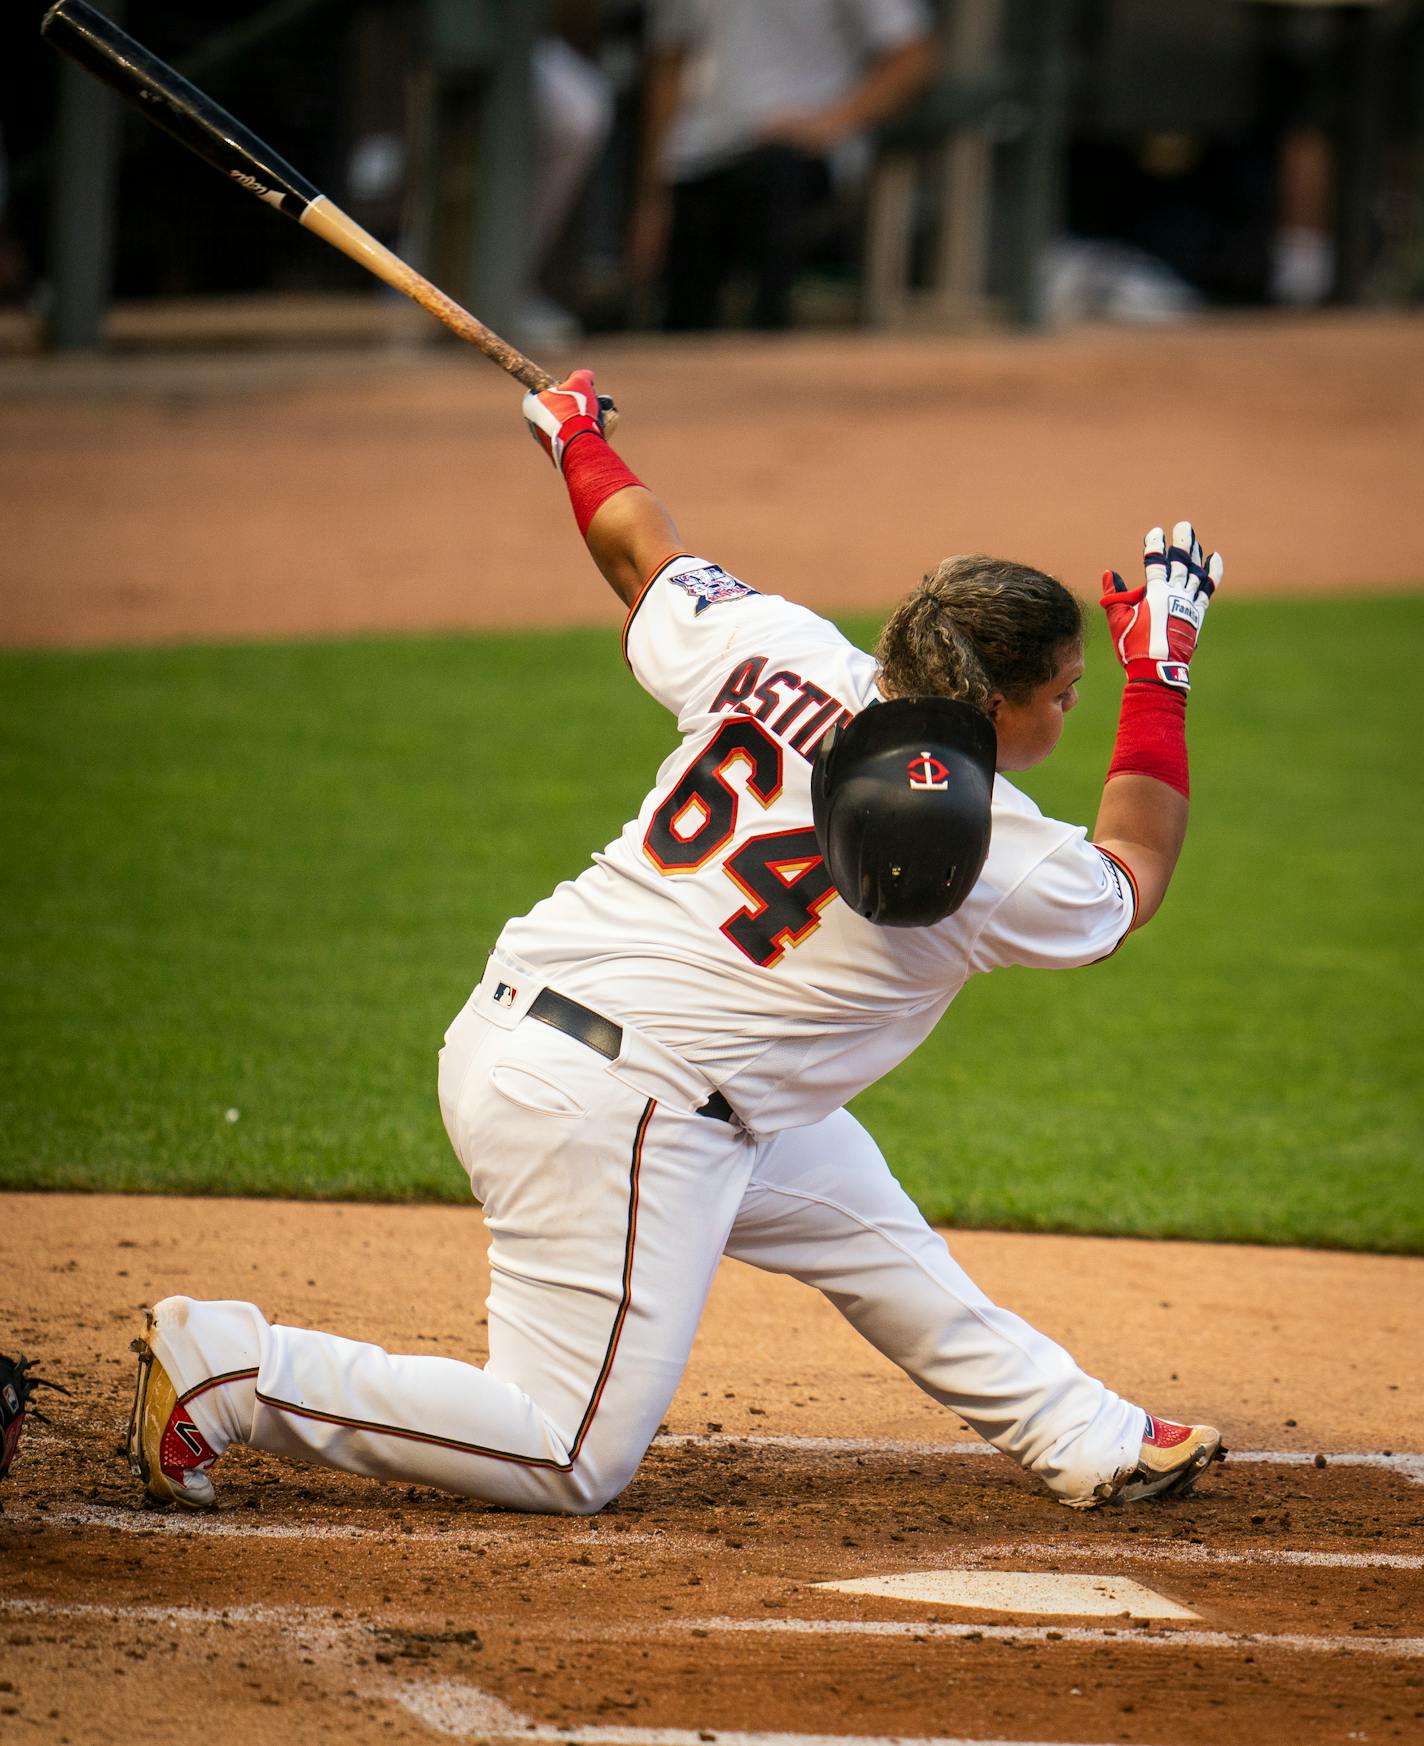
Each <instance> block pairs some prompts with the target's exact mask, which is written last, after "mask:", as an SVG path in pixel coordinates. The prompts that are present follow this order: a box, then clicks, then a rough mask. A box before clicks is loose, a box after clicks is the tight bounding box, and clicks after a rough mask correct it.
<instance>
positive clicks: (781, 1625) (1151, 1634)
mask: <svg viewBox="0 0 1424 1746" xmlns="http://www.w3.org/2000/svg"><path fill="white" fill-rule="evenodd" d="M661 1629H662V1632H663V1634H664V1635H672V1634H674V1633H678V1634H681V1633H685V1632H693V1631H698V1632H701V1633H703V1634H704V1635H707V1636H711V1635H713V1634H714V1633H734V1634H742V1635H745V1634H752V1635H760V1636H772V1637H784V1636H828V1637H907V1638H911V1639H913V1640H915V1641H925V1642H934V1641H936V1640H938V1639H940V1638H948V1639H960V1640H963V1639H966V1638H967V1639H968V1640H969V1641H970V1642H974V1643H978V1642H984V1643H1113V1644H1116V1645H1118V1646H1119V1647H1128V1646H1136V1647H1138V1648H1149V1649H1164V1648H1166V1649H1184V1648H1192V1649H1254V1650H1267V1651H1269V1650H1276V1651H1284V1652H1286V1653H1289V1654H1298V1655H1338V1654H1340V1652H1341V1651H1342V1650H1349V1651H1351V1652H1352V1653H1353V1654H1357V1655H1393V1656H1396V1657H1397V1658H1398V1659H1400V1660H1402V1661H1418V1660H1421V1659H1424V1637H1364V1636H1355V1635H1353V1634H1352V1635H1350V1636H1335V1637H1313V1636H1306V1635H1304V1634H1302V1633H1300V1632H1295V1631H1272V1632H1253V1631H1199V1630H1195V1629H1193V1628H1192V1627H1190V1626H1181V1627H1174V1628H1171V1629H1164V1628H1162V1627H1160V1626H1157V1627H1149V1626H1145V1625H1125V1626H1124V1627H1123V1628H1122V1629H1120V1630H1114V1629H1112V1628H1111V1627H1108V1626H1101V1627H1095V1626H1091V1625H971V1624H963V1625H960V1624H950V1623H947V1622H940V1621H926V1622H923V1623H916V1622H915V1621H914V1620H913V1619H683V1620H679V1621H677V1622H676V1623H667V1624H664V1625H663V1626H662V1627H661Z"/></svg>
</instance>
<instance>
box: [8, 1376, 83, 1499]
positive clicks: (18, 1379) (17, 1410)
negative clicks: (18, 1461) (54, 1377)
mask: <svg viewBox="0 0 1424 1746" xmlns="http://www.w3.org/2000/svg"><path fill="white" fill-rule="evenodd" d="M31 1368H32V1366H31V1362H30V1360H29V1359H28V1358H23V1357H21V1358H7V1357H6V1356H5V1354H4V1353H3V1352H0V1479H3V1478H4V1477H5V1475H6V1474H7V1473H8V1472H9V1471H10V1463H11V1462H12V1461H13V1460H14V1459H15V1452H16V1450H18V1448H19V1447H20V1432H21V1431H22V1430H24V1428H25V1411H26V1409H27V1408H28V1410H29V1411H30V1412H31V1413H33V1414H34V1416H35V1417H36V1418H37V1419H38V1420H39V1421H40V1422H41V1424H48V1423H49V1421H48V1420H47V1419H46V1418H45V1416H44V1414H43V1413H42V1412H41V1411H40V1409H39V1408H38V1407H32V1406H30V1404H29V1401H30V1396H31V1395H32V1394H33V1393H34V1392H35V1390H36V1389H37V1388H52V1389H54V1390H55V1392H56V1393H57V1394H68V1393H69V1390H68V1389H67V1388H63V1387H61V1386H60V1384H59V1383H57V1382H46V1381H45V1379H44V1377H42V1376H31V1375H30V1370H31Z"/></svg>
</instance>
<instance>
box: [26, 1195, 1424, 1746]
mask: <svg viewBox="0 0 1424 1746" xmlns="http://www.w3.org/2000/svg"><path fill="white" fill-rule="evenodd" d="M452 1167H453V1166H452ZM0 1210H3V1215H4V1221H5V1224H6V1228H7V1230H8V1231H9V1232H10V1234H11V1244H12V1246H13V1248H14V1250H15V1252H17V1253H26V1254H29V1255H30V1256H32V1257H33V1258H34V1260H33V1262H32V1264H31V1266H30V1268H29V1270H28V1272H27V1273H26V1274H22V1275H21V1276H20V1278H19V1279H18V1280H15V1281H14V1282H13V1283H14V1286H15V1290H14V1292H13V1293H12V1294H10V1295H11V1296H12V1300H13V1308H12V1309H11V1310H10V1311H9V1313H8V1314H7V1318H6V1320H7V1327H6V1339H7V1340H12V1339H13V1340H16V1341H18V1342H19V1343H20V1344H21V1345H23V1346H24V1347H25V1348H26V1349H27V1350H30V1351H32V1352H35V1353H38V1354H42V1355H43V1356H44V1358H45V1359H46V1368H47V1369H49V1370H50V1372H51V1374H53V1375H54V1376H55V1378H56V1379H57V1380H60V1381H63V1382H66V1383H68V1384H69V1385H70V1386H72V1387H73V1388H74V1389H75V1394H74V1396H73V1398H72V1399H70V1400H64V1399H56V1400H55V1401H54V1403H53V1407H52V1416H53V1421H54V1422H53V1424H52V1425H51V1426H49V1427H45V1426H35V1427H34V1428H33V1431H32V1432H30V1433H27V1441H26V1446H25V1449H24V1453H23V1459H22V1461H21V1463H20V1464H19V1465H18V1466H17V1468H16V1471H15V1473H14V1475H13V1476H12V1478H11V1480H10V1481H9V1482H8V1484H7V1485H6V1487H5V1491H4V1495H3V1498H0V1502H3V1506H4V1509H3V1514H0V1548H3V1569H4V1571H5V1576H6V1584H5V1595H4V1598H3V1600H0V1670H2V1671H0V1716H3V1717H4V1726H3V1733H4V1737H5V1739H6V1740H7V1742H8V1741H10V1740H14V1741H17V1742H23V1741H30V1740H45V1741H56V1742H64V1741H68V1742H72V1743H74V1746H79V1743H80V1742H91V1741H92V1742H101V1741H103V1742H128V1741H132V1740H135V1739H143V1740H145V1741H151V1742H154V1743H161V1742H164V1741H169V1740H172V1741H174V1742H176V1741H178V1740H180V1739H187V1738H190V1737H191V1733H192V1729H193V1726H194V1718H195V1717H196V1716H200V1717H201V1718H202V1728H203V1731H204V1733H205V1735H206V1737H208V1738H211V1739H218V1740H239V1739H240V1740H243V1741H251V1742H264V1741H268V1740H271V1741H274V1742H275V1741H277V1740H282V1741H285V1742H298V1743H302V1742H306V1741H317V1740H328V1739H330V1738H332V1737H333V1735H335V1734H336V1733H337V1731H338V1730H339V1731H340V1732H341V1734H342V1735H343V1736H344V1737H345V1738H347V1739H349V1740H350V1741H351V1742H353V1743H357V1742H366V1741H376V1740H381V1741H391V1740H398V1741H422V1740H430V1739H433V1738H439V1737H447V1738H448V1737H452V1736H453V1737H455V1738H460V1739H478V1740H494V1739H504V1738H518V1739H528V1738H535V1739H539V1740H543V1741H549V1742H557V1741H573V1740H585V1741H589V1742H591V1743H594V1746H614V1743H616V1742H630V1743H632V1746H683V1743H684V1742H685V1743H686V1746H697V1743H698V1742H700V1741H705V1740H708V1739H709V1738H711V1739H715V1740H720V1741H722V1743H723V1746H728V1742H729V1740H730V1741H731V1742H732V1746H736V1737H737V1736H738V1735H739V1734H741V1735H752V1736H754V1737H756V1738H757V1739H759V1740H760V1739H764V1738H765V1736H766V1735H768V1734H776V1733H781V1734H787V1733H790V1734H799V1735H813V1736H828V1737H834V1738H837V1739H842V1740H846V1739H852V1740H853V1739H856V1738H859V1737H864V1736H871V1737H880V1736H885V1735H896V1736H909V1737H922V1738H933V1737H950V1738H973V1739H984V1740H1037V1741H1104V1742H1106V1741H1130V1742H1162V1743H1164V1746H1166V1743H1170V1742H1189V1741H1196V1740H1200V1739H1229V1740H1233V1741H1251V1742H1261V1743H1262V1746H1272V1743H1275V1742H1281V1743H1283V1746H1284V1743H1286V1742H1289V1743H1291V1746H1300V1743H1310V1742H1316V1741H1322V1742H1323V1741H1334V1740H1341V1741H1344V1740H1360V1739H1393V1738H1399V1739H1408V1738H1411V1737H1412V1738H1417V1737H1418V1734H1419V1730H1420V1722H1421V1719H1424V1634H1421V1623H1424V1533H1421V1529H1424V1455H1421V1454H1419V1453H1418V1452H1419V1451H1421V1450H1424V1421H1421V1411H1420V1404H1419V1403H1420V1400H1421V1397H1424V1358H1422V1355H1424V1261H1419V1260H1411V1259H1399V1258H1388V1257H1361V1256H1345V1255H1315V1254H1307V1253H1304V1252H1301V1251H1290V1250H1275V1251H1260V1250H1252V1249H1246V1248H1229V1247H1221V1246H1208V1245H1196V1246H1194V1245H1184V1244H1165V1243H1146V1242H1128V1241H1116V1242H1107V1241H1101V1240H1096V1239H1088V1238H1072V1239H1060V1238H1051V1237H1008V1236H1000V1235H993V1234H988V1233H975V1234H965V1235H963V1236H960V1237H956V1238H955V1239H954V1247H955V1250H956V1253H957V1254H958V1255H959V1257H960V1259H961V1260H963V1261H964V1262H965V1264H966V1265H967V1266H968V1267H969V1269H970V1270H971V1272H973V1273H974V1274H975V1275H976V1276H978V1277H979V1278H980V1279H981V1280H982V1281H983V1283H984V1284H985V1286H986V1287H987V1288H988V1289H989V1290H990V1291H991V1292H993V1293H995V1294H996V1295H997V1296H999V1297H1000V1298H1001V1299H1003V1300H1005V1301H1008V1302H1011V1303H1013V1304H1014V1306H1015V1307H1017V1308H1019V1309H1021V1310H1023V1311H1024V1312H1025V1313H1026V1314H1028V1315H1029V1316H1030V1318H1031V1319H1033V1320H1034V1321H1036V1322H1038V1323H1039V1324H1040V1325H1042V1326H1044V1327H1045V1328H1046V1329H1047V1330H1048V1331H1049V1332H1051V1333H1054V1334H1056V1335H1058V1336H1059V1337H1061V1338H1063V1339H1064V1340H1065V1341H1066V1342H1067V1343H1068V1344H1069V1345H1070V1346H1072V1347H1073V1348H1074V1349H1075V1350H1076V1352H1077V1353H1078V1355H1079V1356H1080V1358H1081V1359H1082V1360H1083V1362H1084V1363H1086V1364H1087V1365H1088V1366H1089V1367H1090V1368H1092V1369H1094V1370H1096V1371H1098V1372H1099V1373H1101V1374H1104V1375H1106V1376H1108V1377H1109V1378H1111V1379H1112V1380H1113V1381H1114V1382H1116V1383H1118V1384H1119V1385H1121V1386H1122V1387H1123V1388H1124V1389H1125V1390H1127V1391H1128V1392H1130V1393H1132V1394H1135V1395H1138V1396H1140V1397H1143V1398H1146V1399H1148V1400H1150V1401H1152V1402H1154V1403H1156V1404H1158V1405H1160V1406H1161V1407H1162V1408H1163V1410H1166V1411H1180V1412H1196V1413H1202V1414H1207V1413H1210V1414H1213V1415H1216V1416H1218V1417H1219V1418H1220V1419H1221V1421H1222V1423H1223V1424H1225V1425H1226V1426H1227V1427H1228V1428H1229V1432H1230V1438H1231V1441H1232V1443H1233V1445H1234V1449H1235V1453H1234V1454H1233V1456H1232V1457H1231V1458H1230V1459H1229V1460H1228V1461H1227V1462H1226V1464H1225V1465H1224V1466H1221V1467H1217V1468H1214V1469H1213V1470H1212V1472H1211V1473H1210V1475H1209V1476H1208V1477H1207V1478H1206V1479H1205V1480H1204V1481H1203V1482H1202V1485H1201V1488H1200V1490H1199V1492H1198V1493H1197V1494H1196V1495H1195V1496H1194V1497H1192V1498H1189V1499H1185V1500H1179V1501H1177V1502H1175V1503H1170V1502H1169V1503H1166V1504H1162V1505H1157V1506H1152V1505H1148V1506H1139V1507H1138V1508H1137V1509H1135V1510H1119V1511H1116V1512H1110V1513H1106V1514H1102V1515H1097V1516H1079V1515H1075V1514H1073V1513H1072V1512H1070V1511H1067V1510H1064V1509H1062V1508H1061V1507H1060V1506H1058V1505H1057V1504H1055V1503H1053V1502H1052V1501H1051V1500H1050V1499H1048V1498H1047V1497H1046V1496H1045V1495H1044V1494H1042V1493H1040V1492H1039V1491H1038V1490H1037V1488H1036V1487H1035V1486H1034V1485H1033V1484H1032V1483H1031V1482H1029V1481H1027V1480H1026V1479H1025V1478H1024V1477H1023V1476H1022V1475H1020V1474H1019V1473H1018V1472H1017V1470H1016V1469H1014V1468H1012V1467H1011V1465H1010V1464H1009V1463H1008V1462H1007V1461H1005V1460H1003V1459H1002V1458H1001V1457H999V1456H996V1455H993V1454H992V1453H991V1452H985V1451H984V1450H983V1448H982V1445H979V1444H978V1443H977V1442H976V1441H974V1440H973V1439H971V1438H968V1437H967V1435H966V1434H965V1433H964V1431H963V1429H962V1427H961V1426H959V1425H958V1423H957V1422H956V1421H955V1420H954V1419H953V1418H952V1417H951V1415H948V1414H946V1413H945V1412H943V1411H942V1410H941V1409H939V1408H938V1407H936V1406H934V1405H933V1404H932V1403H931V1402H929V1401H928V1400H926V1399H925V1398H923V1397H921V1396H920V1395H918V1394H917V1393H916V1392H915V1391H914V1389H913V1388H911V1386H910V1385H909V1384H908V1383H907V1382H906V1381H905V1380H904V1378H903V1377H901V1376H900V1375H899V1373H898V1372H896V1371H895V1370H894V1369H893V1368H892V1367H891V1366H889V1365H888V1364H886V1363H885V1361H884V1360H882V1359H880V1358H879V1357H878V1356H877V1355H876V1354H875V1353H873V1352H871V1351H870V1350H869V1348H867V1347H865V1346H864V1345H862V1344H861V1342H860V1341H859V1339H858V1337H857V1336H856V1335H854V1334H853V1333H852V1332H851V1331H850V1330H849V1328H848V1327H847V1326H846V1325H845V1324H844V1323H843V1322H841V1320H840V1319H839V1317H837V1316H836V1314H835V1313H834V1311H832V1310H831V1309H830V1308H829V1307H828V1306H827V1305H826V1304H825V1303H824V1302H823V1301H822V1300H821V1299H819V1297H817V1296H816V1294H814V1293H812V1292H809V1291H806V1290H804V1289H802V1288H800V1287H798V1286H795V1285H793V1284H791V1283H790V1282H788V1281H785V1280H775V1279H768V1278H766V1277H764V1276H762V1275H759V1274H756V1273H754V1272H752V1271H751V1270H750V1269H747V1268H744V1267H738V1266H735V1265H732V1264H728V1265H727V1266H725V1267H724V1268H723V1271H722V1274H721V1276H720V1278H719V1281H718V1284H717V1286H716V1288H715V1291H714V1295H713V1301H712V1304H711V1306H710V1308H709V1312H708V1315H707V1318H706V1320H705V1323H704V1325H703V1328H702V1331H701V1333H700V1335H699V1338H698V1342H697V1345H696V1348H695V1350H694V1354H693V1359H692V1363H691V1365H690V1367H689V1370H688V1372H687V1375H686V1377H685V1379H684V1382H683V1385H682V1388H681V1389H680V1391H679V1393H678V1396H677V1398H676V1401H675V1402H674V1405H673V1407H672V1409H671V1411H670V1413H669V1415H668V1421H667V1427H666V1434H665V1435H664V1436H663V1437H661V1438H660V1439H659V1440H658V1442H657V1443H655V1445H654V1447H653V1450H652V1452H651V1454H650V1455H649V1457H648V1459H647V1461H646V1462H645V1464H644V1467H643V1469H642V1471H641V1473H640V1474H639V1476H638V1478H637V1479H636V1480H635V1481H634V1483H633V1485H632V1486H631V1487H630V1488H629V1490H628V1491H627V1492H626V1493H625V1494H624V1495H623V1497H622V1498H620V1499H619V1500H618V1501H617V1503H616V1504H614V1505H613V1506H612V1507H611V1508H610V1509H609V1510H607V1511H605V1512H604V1513H603V1514H602V1515H601V1516H596V1517H592V1518H589V1519H587V1520H553V1519H546V1518H537V1517H529V1516H522V1515H517V1514H512V1513H505V1512H500V1511H495V1510H486V1509H484V1508H482V1507H480V1506H478V1505H473V1504H468V1503H463V1502H460V1501H458V1500H455V1499H450V1498H447V1497H443V1496H441V1495H440V1494H438V1493H435V1492H432V1491H428V1490H425V1489H423V1488H413V1487H412V1488H405V1487H401V1488H389V1487H382V1486H379V1485H377V1484H375V1483H371V1482H366V1481H359V1480H352V1479H349V1478H346V1477H343V1476H341V1475H335V1474H330V1473H326V1472H322V1471H319V1470H316V1469H309V1468H300V1467H295V1466H292V1465H289V1464H283V1463H280V1462H277V1461H275V1460H272V1459H270V1458H267V1457H263V1456H258V1455H254V1454H252V1453H251V1452H249V1451H245V1450H236V1451H233V1452H232V1453H231V1454H230V1455H229V1456H228V1457H225V1458H224V1461H223V1463H222V1465H221V1467H220V1468H219V1477H220V1480H221V1482H222V1483H221V1494H222V1503H223V1508H222V1510H221V1512H220V1513H219V1514H218V1515H217V1516H216V1517H214V1518H211V1519H208V1518H193V1517H186V1516H185V1517H174V1516H171V1515H167V1514H165V1513H163V1512H161V1511H160V1512H149V1511H144V1510H142V1509H140V1508H139V1506H138V1501H137V1498H136V1496H135V1488H134V1485H133V1482H132V1481H131V1480H130V1479H129V1478H128V1475H127V1473H126V1470H125V1468H124V1464H123V1462H122V1460H121V1459H120V1458H119V1456H118V1454H117V1452H116V1445H117V1444H118V1443H119V1442H120V1440H121V1437H122V1430H123V1423H124V1419H125V1415H126V1412H127V1406H128V1395H129V1390H130V1387H131V1374H132V1371H131V1367H132V1359H131V1358H130V1356H129V1354H128V1352H127V1341H128V1339H129V1338H130V1336H131V1335H132V1333H133V1332H134V1331H136V1329H137V1328H138V1327H139V1326H140V1325H141V1316H140V1313H139V1306H140V1305H143V1304H145V1303H150V1302H152V1301H154V1300H155V1299H156V1298H157V1297H159V1296H161V1295H163V1294H164V1293H165V1292H167V1291H169V1290H172V1289H175V1288H176V1289H182V1290H186V1291H189V1292H191V1293H194V1294H197V1295H203V1296H235V1295H248V1294H251V1295H255V1296H257V1297H258V1298H259V1299H260V1300H261V1302H262V1303H263V1305H264V1307H266V1308H267V1309H268V1310H269V1311H270V1312H271V1313H272V1314H274V1315H276V1316H279V1317H280V1318H281V1319H284V1320H287V1321H290V1322H296V1323H301V1324H315V1325H323V1326H329V1327H332V1328H333V1329H336V1330H338V1331H340V1332H343V1333H346V1334H349V1335H352V1336H355V1337H359V1338H374V1339H380V1340H383V1341H385V1342H386V1343H387V1344H388V1345H390V1346H391V1347H393V1348H394V1349H400V1350H415V1351H421V1350H438V1351H440V1352H442V1353H445V1354H448V1355H454V1356H460V1357H465V1358H469V1359H472V1360H475V1361H478V1360H479V1359H480V1358H481V1357H482V1355H483V1344H482V1329H481V1326H480V1314H481V1311H480V1305H481V1304H482V1301H483V1297H484V1293H485V1290H486V1288H487V1284H488V1274H487V1270H486V1265H485V1245H484V1239H483V1227H482V1223H481V1220H480V1218H479V1215H478V1213H477V1212H476V1211H475V1210H474V1209H473V1208H470V1209H468V1210H466V1209H458V1208H410V1207H399V1208H382V1207H372V1206H341V1207H313V1206H302V1205H296V1204H292V1203H281V1202H278V1203H266V1204H262V1203H252V1202H241V1201H233V1202H221V1201H197V1200H160V1199H154V1200H143V1199H134V1198H121V1197H110V1196H99V1197H87V1198H75V1197H69V1196H39V1195H13V1196H8V1197H6V1198H5V1200H4V1201H3V1202H0ZM773 1327H774V1328H775V1330H776V1338H775V1341H774V1342H771V1341H768V1340H767V1338H766V1330H767V1329H768V1328H773ZM1386 1451H1388V1453H1386ZM1409 1451H1413V1452H1414V1454H1413V1455H1412V1456H1411V1455H1410V1454H1408V1453H1407V1452H1409ZM946 1569H954V1570H966V1569H967V1570H1007V1571H1014V1572H1034V1571H1040V1572H1041V1571H1057V1572H1066V1573H1080V1574H1084V1575H1092V1576H1097V1577H1100V1578H1106V1577H1128V1578H1130V1579H1132V1580H1133V1581H1135V1582H1137V1583H1139V1584H1142V1585H1143V1586H1144V1587H1145V1588H1147V1589H1148V1590H1150V1591H1152V1592H1153V1593H1154V1594H1156V1595H1158V1596H1164V1597H1166V1598H1167V1599H1168V1600H1170V1601H1173V1602H1175V1603H1177V1605H1179V1606H1181V1607H1185V1608H1186V1609H1188V1610H1189V1611H1190V1612H1191V1613H1193V1614H1195V1615H1197V1616H1196V1618H1194V1619H1189V1620H1185V1621H1172V1622H1169V1623H1161V1622H1148V1621H1144V1620H1137V1619H1134V1618H1133V1617H1124V1616H1122V1615H1121V1611H1120V1609H1117V1610H1116V1611H1110V1612H1109V1613H1108V1614H1107V1615H1106V1616H1103V1617H1096V1618H1095V1617H1087V1618H1082V1617H1060V1616H1055V1615H1054V1614H1051V1613H1043V1612H1038V1611H1032V1610H1029V1611H1019V1612H1014V1611H1010V1612H999V1611H986V1610H984V1609H982V1608H978V1609H976V1608H974V1607H960V1606H948V1605H942V1604H935V1603H926V1602H924V1601H912V1600H904V1599H888V1598H877V1597H874V1596H865V1595H851V1594H846V1593H840V1592H836V1591H831V1590H826V1589H824V1588H821V1587H819V1586H818V1585H820V1584H823V1583H827V1582H840V1581H846V1580H852V1579H858V1578H864V1577H868V1576H880V1575H886V1574H905V1573H915V1572H920V1573H923V1572H925V1571H936V1570H946ZM647 1730H665V1731H666V1730H670V1731H671V1732H655V1733H649V1732H647Z"/></svg>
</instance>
